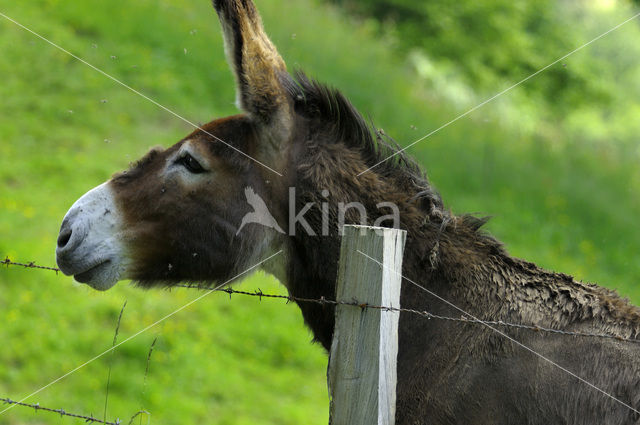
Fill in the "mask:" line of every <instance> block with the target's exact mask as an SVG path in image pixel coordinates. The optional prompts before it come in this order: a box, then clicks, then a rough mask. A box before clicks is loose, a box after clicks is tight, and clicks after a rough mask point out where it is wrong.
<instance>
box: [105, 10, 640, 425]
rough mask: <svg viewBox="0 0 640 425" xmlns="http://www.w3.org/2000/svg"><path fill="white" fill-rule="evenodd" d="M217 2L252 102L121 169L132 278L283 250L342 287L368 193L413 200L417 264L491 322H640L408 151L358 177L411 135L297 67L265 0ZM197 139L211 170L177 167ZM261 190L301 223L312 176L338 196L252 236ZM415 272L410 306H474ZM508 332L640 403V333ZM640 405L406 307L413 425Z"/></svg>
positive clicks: (291, 283) (204, 277)
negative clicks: (266, 27) (259, 0)
mask: <svg viewBox="0 0 640 425" xmlns="http://www.w3.org/2000/svg"><path fill="white" fill-rule="evenodd" d="M214 5H215V7H216V10H217V11H218V13H219V16H220V20H221V22H222V27H223V31H224V34H225V40H226V45H227V53H228V56H229V59H230V62H231V65H232V69H233V70H234V71H235V73H236V79H237V81H238V91H239V93H238V98H239V99H240V106H242V108H243V110H244V111H245V112H246V115H240V116H235V117H230V118H226V119H222V120H217V121H213V122H211V123H209V124H207V125H206V126H205V127H204V128H203V129H202V130H197V131H195V132H194V133H192V134H191V135H189V136H188V137H186V138H185V139H184V140H183V141H181V142H180V143H178V144H177V145H176V146H174V147H172V148H169V149H167V150H166V151H154V152H153V153H151V154H149V155H148V156H147V157H146V158H144V159H143V160H142V161H141V162H140V163H139V164H138V165H137V166H135V167H134V168H133V169H132V170H130V171H129V172H127V173H126V174H120V175H117V176H116V177H114V179H113V180H112V181H111V183H110V184H111V185H112V187H113V188H114V191H115V193H116V194H117V201H118V205H119V208H121V210H122V211H123V214H124V216H125V218H126V222H127V226H128V228H129V233H128V234H129V235H130V236H129V237H128V239H127V241H124V243H125V244H126V246H127V247H128V250H129V252H130V257H131V259H130V262H131V265H130V271H129V275H130V277H132V278H134V279H137V280H138V281H140V282H141V284H143V285H145V286H152V285H157V284H170V283H173V282H178V281H183V280H190V281H214V282H223V281H224V280H225V279H227V278H229V277H230V276H233V275H234V273H237V272H238V271H242V270H243V268H244V267H246V266H248V265H251V264H252V262H254V263H255V262H257V261H259V260H260V259H262V258H265V257H267V256H268V255H269V254H270V253H273V252H276V250H279V249H282V250H283V252H284V255H281V256H280V260H279V264H275V265H273V264H269V265H268V266H267V269H268V270H270V271H272V272H273V273H274V274H276V276H278V277H279V278H280V279H281V280H282V282H283V284H285V285H286V286H287V288H288V290H289V292H290V293H291V294H292V295H294V296H296V297H303V298H320V297H326V298H328V299H331V298H334V296H335V280H336V275H337V260H338V254H339V246H340V239H339V235H338V231H337V230H338V229H337V224H336V223H337V208H336V205H337V204H338V203H339V202H344V203H347V202H353V201H359V202H360V203H362V204H363V205H365V207H366V209H367V212H368V218H369V220H370V223H373V221H375V220H376V219H377V218H378V217H381V216H383V215H385V214H387V213H388V211H384V210H380V209H378V208H376V204H377V203H379V202H382V201H386V202H393V203H395V204H396V205H397V206H398V207H399V209H400V219H401V222H400V227H401V228H403V229H406V230H407V243H406V248H405V257H404V265H403V270H402V272H403V274H404V276H406V278H407V279H411V280H412V281H414V282H416V283H418V284H419V285H421V286H423V287H424V288H427V289H429V290H430V291H433V292H434V293H436V294H438V295H439V296H440V297H442V298H444V299H446V300H448V301H450V302H451V303H453V304H455V305H457V306H458V307H460V308H462V309H464V310H465V311H467V312H469V313H471V314H473V315H475V316H477V317H479V318H481V319H484V320H491V321H499V320H502V321H505V322H514V323H522V324H528V325H539V326H542V327H550V328H557V329H563V330H570V331H589V332H596V333H606V334H611V335H615V336H619V337H625V338H626V337H636V336H638V333H639V331H640V310H639V309H638V308H636V307H634V306H632V305H631V304H629V303H628V302H627V301H625V300H623V299H621V298H620V297H619V296H618V295H616V294H615V293H614V292H612V291H609V290H607V289H604V288H601V287H599V286H595V285H585V284H582V283H579V282H576V281H574V280H573V279H572V278H571V277H570V276H567V275H564V274H559V273H553V272H548V271H545V270H542V269H540V268H538V267H537V266H535V265H534V264H531V263H528V262H526V261H522V260H519V259H516V258H513V257H511V256H510V255H509V254H508V253H507V252H506V251H505V250H504V249H503V247H502V245H501V244H500V243H499V242H498V241H496V240H495V239H494V238H492V237H490V236H488V235H487V234H485V233H483V232H482V231H481V230H480V227H481V226H482V224H483V223H484V222H485V221H486V219H481V218H476V217H473V216H455V215H453V214H451V213H450V212H449V211H447V210H446V209H445V208H444V206H443V203H442V200H441V198H440V196H439V195H438V193H437V192H436V191H435V190H434V189H433V188H432V186H431V185H430V184H429V182H428V181H427V179H426V177H425V176H424V174H423V172H422V171H421V170H420V167H419V166H418V165H416V164H415V163H414V162H413V161H411V160H410V159H409V158H407V157H406V156H405V155H404V154H398V155H397V156H395V157H394V159H393V160H389V161H386V162H384V163H382V164H381V165H379V166H377V167H375V168H374V169H372V170H371V171H369V172H367V173H364V174H362V175H361V176H359V177H358V176H357V175H358V174H359V173H360V172H362V171H365V170H367V169H368V168H369V167H371V166H373V165H374V164H376V163H378V162H379V161H381V160H382V159H384V158H386V157H387V156H388V155H389V154H391V153H393V152H395V149H396V148H395V147H394V146H393V143H392V142H391V143H388V142H386V141H385V140H384V135H383V134H382V133H381V132H379V131H376V130H375V129H374V128H370V126H368V125H367V123H366V122H365V120H364V119H363V118H362V116H361V115H360V114H359V113H358V112H357V111H356V110H355V108H354V107H353V106H352V105H351V104H350V103H349V102H348V101H347V100H346V99H345V98H344V97H343V96H342V95H341V94H340V93H339V92H337V91H335V90H331V89H328V88H327V87H326V86H323V85H321V84H318V83H316V82H314V81H312V80H310V79H308V78H307V77H306V76H305V75H304V74H302V73H297V74H295V75H294V76H290V75H289V74H288V73H287V72H286V70H285V68H284V62H283V61H282V59H281V58H280V57H279V56H278V55H277V52H276V51H275V47H273V45H272V44H271V42H270V41H269V39H268V38H267V36H266V35H265V34H264V31H263V30H262V25H261V23H260V19H259V16H258V15H257V12H256V10H255V8H254V6H253V4H252V3H251V2H250V1H249V0H226V1H223V0H216V1H215V2H214ZM219 139H222V140H224V141H225V142H226V143H229V144H231V145H233V146H234V147H235V148H237V149H239V150H241V151H242V152H244V153H246V154H247V155H250V156H252V157H253V158H257V159H258V160H260V161H263V162H265V163H268V164H269V165H270V166H271V167H274V169H277V170H279V171H281V173H282V174H283V177H278V176H275V175H274V174H273V173H272V172H271V171H269V170H267V169H265V168H264V167H262V166H261V165H259V164H257V163H256V162H254V161H252V160H251V159H249V158H247V157H246V156H243V155H241V154H239V153H238V152H237V151H234V150H232V149H230V148H229V147H228V146H227V145H225V144H222V143H220V142H219ZM184 143H190V144H191V146H192V147H193V148H194V149H197V150H198V152H200V153H199V155H200V159H201V160H203V161H205V162H206V163H207V164H209V165H210V167H209V168H208V169H207V170H206V172H203V173H200V174H197V175H193V176H190V175H188V173H186V172H184V170H183V171H181V172H180V173H182V174H180V173H178V172H177V171H176V172H174V173H173V174H172V173H168V172H167V170H169V169H175V168H176V167H179V163H177V162H176V161H177V160H176V159H175V155H176V152H177V151H178V150H179V149H181V146H182V145H183V144H184ZM196 159H197V158H196ZM171 161H173V162H171ZM176 164H177V165H176ZM170 167H173V168H170ZM185 176H186V177H185ZM246 187H251V188H252V189H253V190H255V192H256V193H257V194H259V195H260V197H261V198H262V199H264V200H265V202H266V204H267V206H268V207H269V209H270V211H271V212H272V214H273V215H274V217H275V218H276V220H278V222H279V223H280V224H281V227H283V228H286V226H285V225H284V223H287V222H288V219H289V214H290V210H289V204H288V194H289V188H292V187H293V188H295V190H296V197H295V203H296V209H295V210H296V211H301V210H302V208H303V207H304V205H306V204H307V203H309V202H312V203H314V204H315V205H320V204H322V203H323V202H326V203H328V204H329V205H330V210H329V213H330V214H329V215H330V217H331V219H332V225H331V226H330V230H331V232H330V234H329V235H328V236H310V235H307V233H306V232H305V231H304V229H303V228H302V227H300V226H299V227H300V228H298V229H296V234H295V236H287V235H281V234H277V233H274V232H273V231H269V230H265V229H263V228H261V227H260V226H259V225H255V224H250V225H247V226H246V228H244V229H243V230H242V232H240V233H239V234H238V235H236V231H237V229H238V227H239V225H240V223H241V219H242V217H243V216H244V215H245V214H246V213H247V212H249V209H248V206H247V205H246V202H245V200H244V198H243V196H242V194H243V193H244V189H245V188H246ZM305 218H306V220H307V221H308V222H309V224H310V225H311V227H312V228H313V229H314V230H315V232H316V234H320V230H321V225H322V215H321V209H320V208H317V207H313V208H311V209H310V210H309V212H308V213H307V214H306V215H305ZM347 222H351V223H359V217H358V215H357V214H355V213H354V212H353V211H351V212H350V213H349V214H347ZM388 225H390V224H388ZM407 279H405V280H404V281H403V287H402V294H401V305H402V307H405V308H411V309H418V310H427V311H429V312H431V313H434V314H441V315H447V316H459V315H460V313H459V311H457V310H455V309H453V308H451V307H449V306H448V305H447V304H445V303H443V302H442V301H440V300H438V299H436V298H434V297H433V296H431V295H429V294H428V293H426V292H425V291H423V290H422V289H420V288H418V287H417V286H415V285H414V284H412V283H411V282H410V281H408V280H407ZM300 309H301V311H302V314H303V316H304V319H305V321H306V323H307V324H308V326H309V327H310V328H311V330H312V331H313V334H314V336H315V339H316V340H317V341H318V342H319V343H321V344H322V345H323V346H324V347H325V348H329V347H330V345H331V338H332V333H333V324H334V310H333V309H332V308H330V307H326V306H320V305H316V304H307V303H302V304H300ZM500 330H501V331H504V332H505V333H507V334H508V335H509V336H511V337H513V338H515V339H516V340H518V341H520V342H522V343H523V344H525V345H527V346H528V347H530V348H531V349H533V350H535V351H536V352H538V353H540V354H542V355H544V356H546V357H548V358H550V359H552V360H553V361H555V362H557V363H559V364H560V365H561V366H562V367H565V368H566V369H568V370H570V371H571V372H573V373H575V374H577V375H578V376H580V377H582V378H584V379H585V380H587V381H589V382H591V383H593V384H594V385H596V386H597V387H599V388H601V389H603V390H604V391H606V392H608V393H610V394H611V395H613V396H615V397H616V398H618V399H620V400H621V401H623V402H624V403H627V404H629V405H631V406H633V407H634V408H637V409H640V381H639V380H638V376H640V375H639V372H640V357H639V354H640V345H639V344H633V343H629V342H622V341H617V340H611V339H596V338H584V337H567V336H560V335H551V334H546V333H536V332H533V331H530V330H516V329H513V328H500ZM212 343H215V342H212ZM639 420H640V419H639V417H638V415H636V414H635V413H634V412H633V411H632V410H630V409H628V408H626V407H624V406H623V405H621V404H620V403H618V402H616V401H614V400H612V399H611V398H609V397H607V396H605V395H603V394H602V393H600V392H598V391H597V390H595V389H594V388H592V387H590V386H588V385H586V384H585V383H583V382H580V381H579V380H577V379H576V378H575V377H572V376H571V375H569V374H567V373H565V372H564V371H562V370H560V369H559V368H557V367H556V366H553V365H552V364H550V363H548V362H546V361H544V360H543V359H541V358H540V357H538V356H535V355H534V354H532V353H531V352H529V351H527V350H524V349H523V348H522V347H520V346H518V345H516V344H514V343H513V342H512V341H509V340H508V339H506V338H504V337H503V336H501V335H499V334H497V333H496V332H494V331H492V330H491V329H489V328H487V327H484V326H481V325H478V324H463V323H458V322H455V323H453V322H446V321H440V320H429V319H426V318H424V317H419V316H416V315H407V314H402V315H401V317H400V330H399V354H398V387H397V418H396V423H397V424H398V425H414V424H430V425H432V424H505V425H506V424H540V425H542V424H544V425H547V424H632V423H638V421H639Z"/></svg>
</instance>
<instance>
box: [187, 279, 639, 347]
mask: <svg viewBox="0 0 640 425" xmlns="http://www.w3.org/2000/svg"><path fill="white" fill-rule="evenodd" d="M176 286H177V287H179V288H189V289H201V290H207V288H206V287H205V286H201V285H188V284H186V285H185V284H180V285H176ZM216 291H217V292H225V293H227V294H229V296H231V295H233V294H237V295H246V296H251V297H258V298H260V299H262V298H276V299H282V300H285V301H286V302H287V303H290V302H305V303H316V304H321V305H347V306H352V307H359V308H361V309H363V310H364V309H376V310H383V311H394V312H399V313H410V314H415V315H418V316H422V317H426V318H427V319H436V320H445V321H449V322H459V323H470V324H479V325H491V326H503V327H510V328H515V329H525V330H529V331H534V332H546V333H552V334H558V335H565V336H575V337H589V338H604V339H614V340H617V341H623V342H631V343H636V344H637V343H640V339H636V338H625V337H621V336H618V335H612V334H597V333H592V332H577V331H565V330H562V329H555V328H547V327H544V326H538V325H525V324H521V323H510V322H504V321H502V320H479V319H473V318H471V317H468V316H461V317H451V316H441V315H438V314H434V313H430V312H428V311H426V310H414V309H410V308H401V307H390V306H381V305H373V304H368V303H362V302H359V301H356V300H353V301H336V300H329V299H326V298H324V297H321V298H320V299H310V298H299V297H295V296H293V295H279V294H265V293H264V292H262V291H261V290H260V289H257V290H256V291H254V292H248V291H238V290H235V289H231V288H221V289H217V290H216Z"/></svg>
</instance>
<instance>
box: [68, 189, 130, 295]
mask: <svg viewBox="0 0 640 425" xmlns="http://www.w3.org/2000/svg"><path fill="white" fill-rule="evenodd" d="M120 229H121V220H120V214H119V213H118V210H117V208H116V206H115V203H114V201H113V195H112V193H111V190H110V188H109V186H108V184H107V183H105V184H102V185H100V186H98V187H96V188H94V189H92V190H90V191H89V192H87V193H86V194H85V195H83V196H82V197H81V198H80V199H78V200H77V201H76V202H75V203H74V204H73V206H72V207H71V208H70V209H69V211H68V212H67V214H66V215H65V217H64V220H63V221H62V226H60V234H59V235H58V240H57V247H56V261H57V263H58V267H59V268H60V270H61V271H62V272H63V273H64V274H66V275H68V276H71V275H73V276H74V277H75V279H76V280H77V281H78V282H81V283H86V284H88V285H89V286H91V287H93V288H95V289H99V290H105V289H109V288H110V287H112V286H113V285H114V284H115V283H116V282H117V281H118V279H119V278H120V275H121V272H122V270H121V269H122V267H121V264H122V250H121V245H122V244H121V242H120V240H119V237H120V235H121V232H120Z"/></svg>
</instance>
